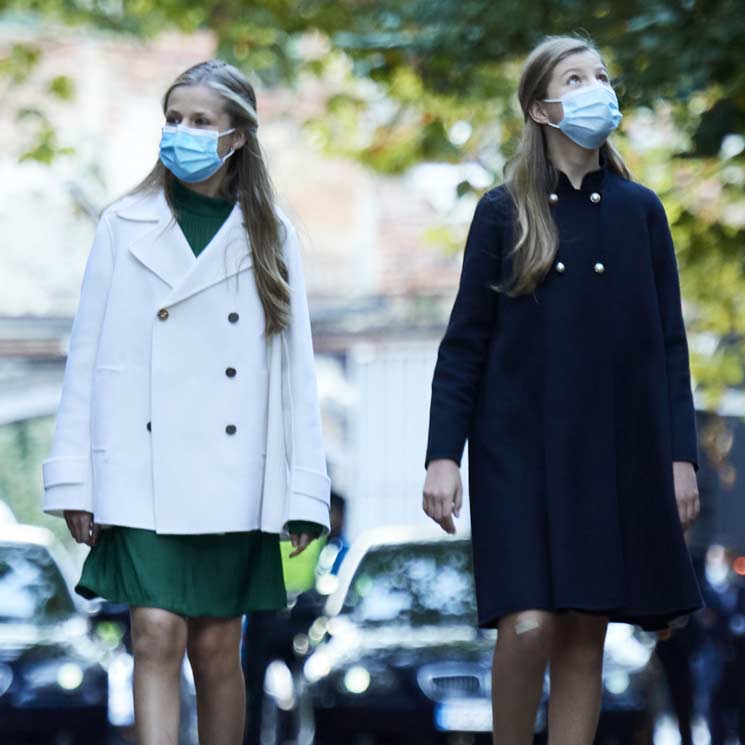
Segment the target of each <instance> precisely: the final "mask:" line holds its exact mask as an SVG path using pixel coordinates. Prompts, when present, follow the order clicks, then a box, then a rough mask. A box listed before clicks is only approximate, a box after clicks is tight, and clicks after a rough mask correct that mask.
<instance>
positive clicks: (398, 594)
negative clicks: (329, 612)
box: [342, 541, 476, 626]
mask: <svg viewBox="0 0 745 745" xmlns="http://www.w3.org/2000/svg"><path fill="white" fill-rule="evenodd" d="M471 567H472V563H471V548H470V544H468V543H466V542H462V543H460V542H451V541H447V542H443V543H422V544H416V543H412V544H403V545H396V546H380V547H376V548H373V549H371V550H370V551H369V552H368V553H367V554H366V555H365V557H364V558H363V559H362V561H361V562H360V565H359V567H358V568H357V571H356V572H355V575H354V577H353V578H352V582H351V583H350V587H349V590H348V592H347V596H346V598H345V601H344V606H343V609H342V612H345V613H349V614H350V615H351V617H352V619H353V620H354V621H355V622H357V623H361V624H366V625H375V624H385V623H390V622H398V623H406V624H410V625H412V626H420V625H428V624H437V623H440V622H442V621H443V620H444V621H446V622H447V621H451V622H457V623H468V624H474V623H475V621H476V598H475V594H474V587H473V575H472V569H471Z"/></svg>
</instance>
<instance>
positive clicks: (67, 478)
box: [42, 215, 114, 517]
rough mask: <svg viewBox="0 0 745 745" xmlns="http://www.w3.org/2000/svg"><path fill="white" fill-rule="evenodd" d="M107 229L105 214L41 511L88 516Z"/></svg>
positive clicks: (109, 265) (86, 281)
mask: <svg viewBox="0 0 745 745" xmlns="http://www.w3.org/2000/svg"><path fill="white" fill-rule="evenodd" d="M112 251H113V248H112V240H111V228H110V226H109V224H108V219H107V218H106V216H105V215H103V216H101V218H100V219H99V221H98V224H97V226H96V232H95V235H94V238H93V244H92V246H91V250H90V252H89V254H88V259H87V262H86V266H85V271H84V274H83V280H82V285H81V288H80V298H79V303H78V309H77V312H76V314H75V318H74V319H73V324H72V330H71V332H70V340H69V346H68V352H67V360H66V362H65V371H64V376H63V381H62V393H61V398H60V403H59V407H58V409H57V416H56V420H55V429H54V435H53V437H52V447H51V452H50V453H49V457H48V458H47V459H46V460H45V461H43V463H42V476H43V482H44V497H43V510H44V512H46V513H48V514H50V515H56V516H57V517H62V516H63V513H64V510H85V511H87V512H94V505H93V495H92V490H91V486H92V483H91V482H92V473H91V459H90V408H91V387H92V376H93V366H94V364H95V360H96V350H97V348H98V337H99V333H100V331H101V325H102V321H103V315H104V310H105V308H106V299H107V296H108V291H109V286H110V284H111V275H112V271H113V265H114V262H113V255H112Z"/></svg>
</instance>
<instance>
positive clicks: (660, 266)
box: [426, 158, 703, 630]
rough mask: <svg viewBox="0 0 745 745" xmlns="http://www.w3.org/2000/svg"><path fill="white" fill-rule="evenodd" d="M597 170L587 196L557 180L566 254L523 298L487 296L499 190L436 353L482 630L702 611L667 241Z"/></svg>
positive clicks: (475, 230)
mask: <svg viewBox="0 0 745 745" xmlns="http://www.w3.org/2000/svg"><path fill="white" fill-rule="evenodd" d="M600 163H601V165H600V168H599V169H597V170H595V171H592V172H590V173H588V174H586V175H585V177H584V180H583V183H582V185H581V188H580V189H575V188H574V187H573V186H572V184H571V182H570V181H569V179H568V178H567V176H566V175H565V174H564V173H563V172H561V171H559V179H558V184H557V185H556V188H555V193H556V194H557V195H558V201H557V202H556V203H555V204H554V205H553V206H552V207H551V209H552V211H553V215H554V218H555V220H556V224H557V226H558V231H559V248H558V253H557V257H556V261H555V263H554V265H553V267H552V269H551V270H550V272H549V273H548V275H547V276H546V278H545V279H544V280H543V281H542V283H541V284H540V285H539V286H538V287H537V288H536V290H535V291H534V293H532V294H530V295H522V296H519V297H512V298H511V297H508V296H507V295H505V294H504V293H497V292H495V291H494V290H492V289H490V285H492V284H493V283H495V282H496V281H498V280H499V279H500V278H501V277H502V276H505V277H506V276H509V274H508V273H509V272H510V271H511V266H510V264H511V259H510V257H509V256H508V255H507V254H508V250H509V249H510V247H511V246H512V245H513V231H514V224H515V207H514V203H513V201H512V198H511V197H510V195H509V193H508V191H507V188H506V186H504V185H502V186H498V187H496V188H495V189H492V190H491V191H489V192H488V193H487V194H485V195H484V196H483V197H482V198H481V200H480V201H479V203H478V206H477V208H476V212H475V215H474V218H473V222H472V224H471V228H470V231H469V235H468V240H467V243H466V249H465V254H464V259H463V269H462V274H461V280H460V286H459V289H458V294H457V297H456V300H455V303H454V306H453V309H452V313H451V316H450V320H449V323H448V326H447V330H446V332H445V335H444V338H443V339H442V342H441V344H440V347H439V352H438V357H437V364H436V367H435V371H434V377H433V381H432V403H431V410H430V426H429V440H428V445H427V455H426V463H429V461H430V460H433V459H436V458H449V459H452V460H454V461H455V462H457V463H458V464H460V462H461V458H462V455H463V449H464V445H465V442H466V440H468V443H469V446H468V453H469V491H470V499H471V535H472V545H473V554H474V574H475V581H476V592H477V600H478V611H479V613H478V616H479V617H478V622H479V625H480V626H482V627H492V626H495V625H496V623H497V621H498V620H499V618H500V617H501V616H502V615H503V614H505V613H509V612H513V611H517V610H523V609H528V608H542V609H547V610H553V611H563V610H565V609H570V608H573V609H578V610H584V611H588V612H593V611H594V612H598V613H602V614H605V615H608V616H609V617H610V619H611V620H613V621H625V622H628V623H634V624H637V625H639V626H641V627H642V628H644V629H647V630H654V629H660V628H664V627H665V626H666V625H667V623H668V622H669V621H670V620H671V619H672V618H674V617H676V616H680V615H684V614H688V613H691V612H692V611H694V610H696V609H698V608H700V607H702V606H703V601H702V597H701V592H700V589H699V586H698V583H697V580H696V577H695V574H694V571H693V567H692V565H691V561H690V557H689V554H688V551H687V547H686V544H685V540H684V536H683V532H682V529H681V525H680V521H679V518H678V513H677V506H676V501H675V493H674V487H673V470H672V463H673V461H676V460H685V461H690V462H692V463H693V464H694V466H695V468H696V470H698V450H697V439H696V425H695V419H694V407H693V398H692V394H691V382H690V373H689V363H688V346H687V342H686V335H685V328H684V325H683V318H682V313H681V301H680V288H679V282H678V271H677V264H676V259H675V251H674V248H673V243H672V239H671V236H670V229H669V227H668V222H667V217H666V214H665V210H664V208H663V206H662V203H661V202H660V200H659V198H658V197H657V195H656V194H655V193H654V192H653V191H652V190H650V189H648V188H646V187H644V186H642V185H641V184H639V183H636V182H634V181H631V180H627V179H624V178H623V177H621V176H619V175H618V174H616V173H614V172H613V171H611V170H609V169H608V168H607V165H606V162H605V160H604V159H602V158H601V161H600ZM548 196H549V195H548V194H547V199H548Z"/></svg>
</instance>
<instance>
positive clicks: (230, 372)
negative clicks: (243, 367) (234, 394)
mask: <svg viewBox="0 0 745 745" xmlns="http://www.w3.org/2000/svg"><path fill="white" fill-rule="evenodd" d="M235 373H236V369H235V368H234V367H228V368H227V369H226V370H225V374H226V375H227V376H228V377H229V378H234V377H235Z"/></svg>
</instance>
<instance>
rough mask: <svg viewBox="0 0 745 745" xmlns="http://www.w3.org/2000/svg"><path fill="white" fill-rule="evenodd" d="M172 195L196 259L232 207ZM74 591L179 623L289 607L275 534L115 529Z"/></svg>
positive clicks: (104, 534)
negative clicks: (168, 615) (168, 614)
mask: <svg viewBox="0 0 745 745" xmlns="http://www.w3.org/2000/svg"><path fill="white" fill-rule="evenodd" d="M171 194H172V199H173V204H174V207H175V211H176V217H177V220H178V223H179V226H180V227H181V230H182V232H183V234H184V236H185V237H186V240H187V241H188V243H189V245H190V246H191V249H192V251H193V252H194V255H195V256H197V257H198V256H199V254H200V253H201V252H202V250H203V249H204V248H205V246H207V244H208V243H209V241H210V240H211V239H212V236H214V234H215V233H216V232H217V230H218V229H219V228H220V226H221V225H222V224H223V222H224V221H225V219H226V218H227V216H228V215H229V214H230V212H231V210H232V209H233V204H234V203H233V202H230V201H226V200H224V199H220V198H216V197H207V196H204V195H202V194H198V193H197V192H195V191H193V190H191V189H189V188H188V187H186V186H184V185H183V184H182V183H181V182H180V181H178V180H177V179H173V185H172V189H171ZM289 528H290V531H291V532H294V533H300V532H307V533H310V534H311V535H312V536H314V537H317V536H319V535H320V534H321V532H322V530H323V528H322V526H321V525H318V524H317V523H313V522H307V521H301V520H293V521H291V522H290V524H289ZM290 561H292V559H290ZM75 591H76V592H77V593H78V594H79V595H81V596H82V597H84V598H89V599H90V598H95V597H102V598H105V599H107V600H109V601H111V602H114V603H124V604H127V605H130V606H132V605H134V606H147V607H155V608H163V609H165V610H169V611H172V612H173V613H179V614H181V615H184V616H214V617H222V618H233V617H236V616H240V615H242V614H244V613H249V612H251V611H254V610H273V609H279V608H284V607H285V606H286V605H287V590H286V588H285V582H284V577H283V568H282V557H281V552H280V545H279V534H277V533H267V532H264V531H261V530H249V531H240V532H232V533H224V534H196V535H165V534H159V533H156V532H155V531H154V530H145V529H142V528H131V527H126V526H119V525H114V526H112V527H110V528H106V529H104V530H102V531H101V533H100V534H99V537H98V541H97V542H96V545H95V546H93V547H92V548H91V550H90V551H89V553H88V555H87V556H86V559H85V562H84V563H83V569H82V572H81V577H80V580H79V581H78V583H77V585H76V586H75Z"/></svg>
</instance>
